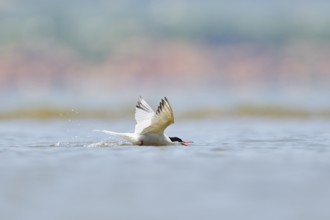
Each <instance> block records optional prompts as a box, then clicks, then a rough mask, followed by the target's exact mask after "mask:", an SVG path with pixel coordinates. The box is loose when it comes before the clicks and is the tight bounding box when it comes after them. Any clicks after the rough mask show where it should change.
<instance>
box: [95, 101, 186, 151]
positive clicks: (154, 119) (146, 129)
mask: <svg viewBox="0 0 330 220" xmlns="http://www.w3.org/2000/svg"><path fill="white" fill-rule="evenodd" d="M135 120H136V125H135V131H134V133H118V132H113V131H107V130H95V131H99V132H103V133H105V134H110V135H112V136H116V137H120V138H122V139H125V140H127V141H129V142H131V143H132V144H134V145H140V146H142V145H149V146H150V145H151V146H164V145H175V144H178V143H179V144H181V145H184V146H188V144H189V143H191V142H190V141H183V140H181V139H180V138H178V137H169V136H167V135H165V134H164V130H165V129H166V128H167V127H168V126H169V125H170V124H173V123H174V114H173V110H172V107H171V105H170V103H169V101H168V100H167V98H166V97H164V99H162V100H161V102H160V104H159V106H158V108H157V111H156V112H155V111H154V110H153V109H152V108H151V107H150V105H149V104H148V103H147V102H146V101H145V100H144V99H143V98H142V97H141V96H140V97H139V99H138V102H137V105H136V108H135Z"/></svg>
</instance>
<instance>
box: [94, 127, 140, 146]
mask: <svg viewBox="0 0 330 220" xmlns="http://www.w3.org/2000/svg"><path fill="white" fill-rule="evenodd" d="M94 131H95V132H102V133H105V134H110V135H111V136H114V137H119V138H122V139H125V140H127V141H129V142H131V143H135V142H136V141H137V140H136V137H135V134H132V133H118V132H114V131H108V130H94Z"/></svg>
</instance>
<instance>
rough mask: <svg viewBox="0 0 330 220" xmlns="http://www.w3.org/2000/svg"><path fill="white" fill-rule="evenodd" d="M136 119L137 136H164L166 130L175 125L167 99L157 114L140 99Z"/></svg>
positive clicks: (161, 104) (161, 103)
mask: <svg viewBox="0 0 330 220" xmlns="http://www.w3.org/2000/svg"><path fill="white" fill-rule="evenodd" d="M135 119H136V122H137V124H136V126H135V133H136V134H148V133H150V134H163V133H164V130H165V129H166V128H167V127H168V126H169V125H170V124H173V123H174V114H173V110H172V107H171V105H170V103H169V101H168V100H167V98H166V97H165V98H164V99H162V100H161V102H160V104H159V106H158V108H157V111H156V112H154V111H153V110H152V108H151V107H150V106H149V105H148V103H147V102H146V101H145V100H143V99H142V98H141V97H140V98H139V100H138V104H137V105H136V111H135Z"/></svg>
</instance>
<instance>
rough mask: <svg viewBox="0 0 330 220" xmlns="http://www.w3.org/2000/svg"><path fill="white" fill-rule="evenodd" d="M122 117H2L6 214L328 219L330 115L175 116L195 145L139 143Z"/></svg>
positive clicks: (172, 131)
mask: <svg viewBox="0 0 330 220" xmlns="http://www.w3.org/2000/svg"><path fill="white" fill-rule="evenodd" d="M133 128H134V121H132V120H131V119H127V120H126V119H123V120H119V119H118V120H83V119H76V120H70V119H62V120H7V121H2V122H1V124H0V137H1V140H0V176H1V181H0V195H1V197H0V210H1V211H0V219H82V220H84V219H86V220H87V219H119V220H120V219H123V220H124V219H125V220H126V219H150V220H151V219H152V220H153V219H164V220H165V219H166V220H167V219H202V218H203V219H299V220H304V219H306V220H307V219H329V217H330V211H329V208H328V207H329V204H330V123H329V120H321V119H286V120H283V119H258V118H226V119H224V118H222V119H217V118H216V119H200V120H191V119H189V120H188V119H187V120H179V121H178V120H177V123H176V124H174V125H172V126H171V127H169V129H168V130H167V133H168V134H169V135H171V136H179V137H181V138H183V139H186V140H193V141H194V144H192V145H191V146H189V147H183V146H173V147H136V146H131V145H129V144H128V143H125V142H123V141H121V140H118V139H113V138H110V137H108V136H107V135H105V134H100V133H95V132H92V130H93V129H109V130H115V131H131V130H133Z"/></svg>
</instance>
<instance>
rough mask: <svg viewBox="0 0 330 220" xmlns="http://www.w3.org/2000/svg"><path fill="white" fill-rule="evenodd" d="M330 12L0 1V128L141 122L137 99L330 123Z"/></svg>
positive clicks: (129, 1) (250, 5)
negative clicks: (33, 121) (117, 119)
mask: <svg viewBox="0 0 330 220" xmlns="http://www.w3.org/2000/svg"><path fill="white" fill-rule="evenodd" d="M329 9H330V2H329V1H322V0H315V1H289V2H288V1H284V0H276V1H275V0H273V1H262V0H251V1H243V0H235V1H225V0H222V1H215V0H168V1H151V0H141V1H134V0H122V1H106V0H93V1H90V0H69V1H68V0H57V1H43V0H2V1H1V2H0V100H1V105H0V117H2V118H10V117H12V118H15V117H18V116H23V117H25V116H29V115H30V116H31V115H32V116H33V115H34V116H36V117H39V116H43V117H52V116H53V115H57V113H56V112H57V110H56V109H61V111H62V112H63V111H65V110H67V111H68V114H69V113H70V110H72V109H75V110H77V111H78V109H79V111H84V110H85V111H86V112H88V111H89V112H94V113H93V114H94V115H102V114H106V112H107V111H108V110H109V109H110V107H111V108H112V107H114V105H115V104H116V105H121V106H125V107H126V106H127V107H129V108H130V109H132V110H130V111H133V110H134V105H133V104H134V102H135V101H136V99H137V97H138V96H139V95H142V96H144V97H145V98H146V99H147V100H152V102H154V103H156V104H157V103H158V101H159V100H160V98H161V97H163V96H167V97H168V98H169V99H170V100H173V101H172V102H174V103H175V106H177V107H176V108H177V111H179V112H180V109H185V111H187V106H188V107H194V109H195V110H196V112H190V113H191V114H192V115H205V114H206V115H210V114H214V115H219V114H224V113H228V114H229V113H233V112H235V114H245V115H258V114H266V115H273V116H274V115H280V116H283V115H285V116H286V115H289V116H291V115H294V116H296V115H298V116H303V117H305V116H309V115H311V114H312V115H319V116H326V117H329V115H330V113H329V112H330V111H329V109H330V99H329V95H328V94H330V93H329V92H330V62H329V61H330V14H329ZM152 106H153V105H152ZM114 108H116V109H120V108H121V107H118V106H116V107H114ZM54 109H55V110H54ZM191 109H192V108H191ZM23 110H24V111H23ZM121 110H122V109H121ZM31 111H36V112H37V113H36V112H34V113H32V112H31ZM97 111H98V113H97ZM130 111H129V113H130V114H131V112H130ZM27 112H29V113H27ZM54 112H55V113H54ZM91 114H92V113H91ZM82 115H83V116H84V114H82ZM86 115H87V113H86V114H85V116H86Z"/></svg>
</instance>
